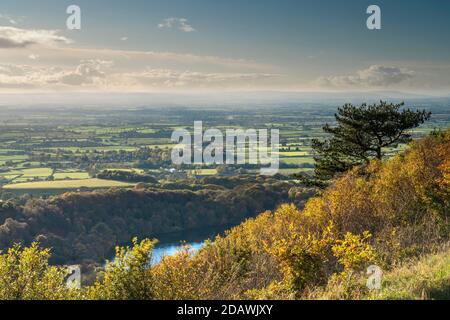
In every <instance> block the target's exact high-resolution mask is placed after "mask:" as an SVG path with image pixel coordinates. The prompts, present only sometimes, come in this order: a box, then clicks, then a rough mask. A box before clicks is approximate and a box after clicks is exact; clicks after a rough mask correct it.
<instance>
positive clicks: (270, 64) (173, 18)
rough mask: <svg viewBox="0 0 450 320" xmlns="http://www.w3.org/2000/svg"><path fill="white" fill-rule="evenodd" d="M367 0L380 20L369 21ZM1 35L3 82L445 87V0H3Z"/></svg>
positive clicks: (102, 86) (92, 86) (138, 87)
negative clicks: (72, 13)
mask: <svg viewBox="0 0 450 320" xmlns="http://www.w3.org/2000/svg"><path fill="white" fill-rule="evenodd" d="M71 4H77V5H79V6H80V8H81V12H82V29H81V30H79V31H71V30H67V29H66V28H65V20H66V18H67V15H66V13H65V10H66V8H67V6H68V5H71ZM371 4H376V5H378V6H380V8H381V12H382V29H381V30H376V31H371V30H368V29H367V28H366V19H367V17H368V15H367V14H366V9H367V7H368V6H369V5H371ZM2 28H3V29H2ZM33 32H34V33H33ZM36 32H37V34H36ZM48 32H50V33H51V36H50V37H49V34H48ZM40 36H42V40H41V38H39V37H40ZM2 37H3V38H5V39H6V40H8V41H9V40H11V39H13V40H14V41H19V42H18V44H19V45H17V46H11V45H8V48H1V47H0V59H1V60H0V61H1V63H2V64H3V65H4V66H3V70H5V69H6V71H4V72H3V74H2V73H1V72H2V68H1V66H0V92H2V91H7V92H10V91H27V90H28V91H30V90H31V91H33V90H34V91H39V90H44V91H47V90H59V91H60V90H67V91H90V90H92V91H98V90H100V91H101V90H104V91H171V90H174V91H175V90H177V91H183V90H217V91H220V90H289V91H299V90H300V91H301V90H308V91H309V90H319V91H320V90H339V91H345V90H384V89H396V90H404V91H411V92H416V91H418V90H419V91H423V92H436V93H448V92H450V72H449V71H450V41H449V40H450V1H442V0H441V1H439V0H434V1H433V0H432V1H419V0H416V1H411V0H410V1H404V0H395V1H394V0H389V1H388V0H385V1H365V0H343V1H334V0H316V1H313V0H305V1H301V0H227V1H213V0H161V1H159V0H158V1H152V0H150V1H149V0H145V1H144V0H128V1H118V0H112V1H111V0H109V1H106V0H105V1H103V0H91V1H86V0H78V1H61V0H44V1H31V0H30V1H24V0H14V1H13V0H2V2H1V3H0V45H1V40H2ZM8 37H10V38H11V37H12V38H11V39H10V38H8ZM30 37H31V38H30ZM52 37H53V38H52ZM55 37H61V38H55ZM23 39H32V40H31V41H28V42H29V43H30V44H29V45H28V42H27V44H26V45H23V43H21V42H20V41H23ZM6 40H5V41H6ZM6 43H8V44H9V43H10V42H6ZM149 52H150V53H151V54H148V53H149ZM24 74H25V76H24ZM8 77H9V78H8ZM27 81H28V82H27Z"/></svg>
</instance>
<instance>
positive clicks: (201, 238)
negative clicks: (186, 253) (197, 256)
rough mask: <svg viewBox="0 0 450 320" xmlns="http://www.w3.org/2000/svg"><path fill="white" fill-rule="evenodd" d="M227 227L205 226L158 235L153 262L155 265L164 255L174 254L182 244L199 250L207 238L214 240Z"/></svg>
mask: <svg viewBox="0 0 450 320" xmlns="http://www.w3.org/2000/svg"><path fill="white" fill-rule="evenodd" d="M227 229H229V228H228V227H219V228H204V229H200V230H191V231H184V232H177V233H172V234H169V235H165V236H162V237H158V240H159V242H158V244H157V245H156V246H155V248H154V250H153V257H152V261H151V263H152V264H153V265H154V264H157V263H159V262H160V261H161V259H162V258H163V257H164V256H172V255H174V254H175V253H177V252H178V251H179V250H180V248H181V246H182V245H189V246H191V248H192V250H194V251H195V250H199V249H201V248H202V247H203V245H204V243H205V241H206V240H208V239H211V240H213V239H214V238H215V237H216V236H217V235H219V234H222V233H223V232H224V231H225V230H227Z"/></svg>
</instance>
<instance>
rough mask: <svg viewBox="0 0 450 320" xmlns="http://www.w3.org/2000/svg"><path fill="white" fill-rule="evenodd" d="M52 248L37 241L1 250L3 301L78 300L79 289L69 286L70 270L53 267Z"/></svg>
mask: <svg viewBox="0 0 450 320" xmlns="http://www.w3.org/2000/svg"><path fill="white" fill-rule="evenodd" d="M50 255H51V253H50V250H49V249H42V248H40V247H39V245H38V244H37V243H33V244H32V245H31V246H30V247H27V248H23V247H21V246H20V245H15V246H14V247H12V248H10V249H9V250H8V251H7V252H5V253H0V300H64V299H76V298H78V297H79V294H80V292H79V291H78V290H77V289H69V288H68V287H67V286H66V277H67V276H68V271H67V269H65V268H62V267H55V266H50V265H49V263H48V259H49V258H50Z"/></svg>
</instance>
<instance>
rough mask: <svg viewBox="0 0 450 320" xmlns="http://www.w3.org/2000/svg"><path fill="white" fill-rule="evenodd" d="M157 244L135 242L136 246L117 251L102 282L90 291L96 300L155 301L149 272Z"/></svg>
mask: <svg viewBox="0 0 450 320" xmlns="http://www.w3.org/2000/svg"><path fill="white" fill-rule="evenodd" d="M155 243H156V242H155V241H152V240H148V239H146V240H142V241H141V242H138V240H137V239H136V238H135V239H133V246H132V247H131V248H130V247H117V248H116V256H115V260H114V261H112V262H108V263H107V265H106V267H105V271H104V274H103V275H102V279H98V280H97V281H96V283H95V284H94V285H93V286H92V287H89V288H88V289H87V293H86V297H87V298H88V299H96V300H150V299H153V298H154V297H155V293H154V285H153V277H152V273H151V268H150V261H151V257H152V252H153V247H154V245H155Z"/></svg>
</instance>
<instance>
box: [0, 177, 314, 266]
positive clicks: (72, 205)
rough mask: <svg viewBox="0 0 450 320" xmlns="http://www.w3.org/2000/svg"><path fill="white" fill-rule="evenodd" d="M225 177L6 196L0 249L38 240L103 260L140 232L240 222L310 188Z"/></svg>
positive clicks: (55, 258) (73, 255) (55, 253)
mask: <svg viewBox="0 0 450 320" xmlns="http://www.w3.org/2000/svg"><path fill="white" fill-rule="evenodd" d="M229 179H230V180H231V181H232V180H233V178H229ZM224 180H225V178H222V179H220V180H218V182H217V183H219V182H221V184H222V186H221V185H219V184H216V185H215V188H214V187H212V186H214V185H213V183H214V181H211V183H210V184H209V185H207V186H208V188H207V189H206V188H205V185H203V188H200V187H197V188H192V189H193V190H186V189H184V188H183V187H181V188H180V189H176V188H173V190H169V189H158V188H152V189H145V190H120V189H119V190H109V191H103V192H86V193H66V194H64V195H61V196H56V197H51V198H49V199H28V200H22V203H21V202H18V203H14V202H11V201H9V202H5V203H3V204H2V205H1V206H0V248H1V249H5V248H8V247H11V246H12V245H14V244H15V243H19V242H20V243H22V244H25V245H28V244H30V243H31V242H33V241H39V243H40V244H41V245H43V246H44V247H48V248H52V261H51V262H52V263H57V264H64V263H80V262H89V261H96V262H99V261H103V260H104V259H108V258H111V256H112V255H113V254H114V247H115V246H116V245H117V244H125V243H128V242H129V241H130V239H131V238H132V237H134V236H138V237H141V238H143V237H147V238H157V237H158V236H160V235H163V234H165V233H170V232H178V231H182V230H187V229H197V228H207V227H213V226H229V225H236V224H239V223H240V222H242V221H243V220H245V219H246V218H249V217H254V216H256V215H257V214H258V213H260V212H263V211H265V210H271V209H274V208H275V207H277V206H278V205H279V204H280V203H283V202H286V201H295V202H297V203H298V204H300V205H301V203H302V201H303V200H305V199H306V198H307V197H309V196H310V195H311V193H308V192H306V193H303V192H301V190H300V191H299V188H298V187H296V186H294V185H293V184H291V183H288V182H285V181H281V180H277V179H273V178H262V177H261V178H258V179H252V180H250V181H251V182H249V181H245V179H237V180H236V181H235V182H234V183H233V182H230V183H229V184H227V183H225V182H224ZM191 186H192V184H191ZM172 187H173V186H172ZM227 187H229V188H227ZM293 190H294V191H293Z"/></svg>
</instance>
